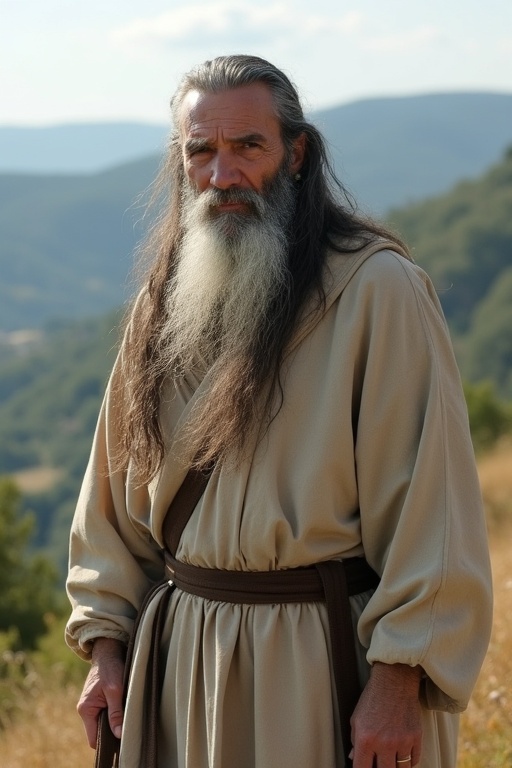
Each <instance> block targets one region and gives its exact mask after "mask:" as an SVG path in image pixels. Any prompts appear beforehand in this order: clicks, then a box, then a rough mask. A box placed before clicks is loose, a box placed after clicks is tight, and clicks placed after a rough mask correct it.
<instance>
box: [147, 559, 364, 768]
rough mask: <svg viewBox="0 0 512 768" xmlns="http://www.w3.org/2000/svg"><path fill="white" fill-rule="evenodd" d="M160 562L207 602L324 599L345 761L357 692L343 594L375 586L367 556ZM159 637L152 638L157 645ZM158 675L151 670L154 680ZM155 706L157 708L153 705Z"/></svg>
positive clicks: (351, 631)
mask: <svg viewBox="0 0 512 768" xmlns="http://www.w3.org/2000/svg"><path fill="white" fill-rule="evenodd" d="M165 566H166V575H167V577H168V578H169V580H170V581H171V582H172V585H171V586H172V587H177V588H178V589H181V590H182V591H183V592H187V593H189V594H192V595H198V596H199V597H203V598H206V599H208V600H216V601H219V602H228V603H239V604H241V603H246V604H265V603H266V604H269V603H270V604H272V603H298V602H300V603H304V602H317V601H325V603H326V606H327V616H328V620H329V634H330V641H331V651H332V659H333V676H334V681H335V685H336V698H337V702H338V710H339V717H340V726H341V736H342V742H343V751H344V755H345V761H346V763H347V764H348V754H349V752H350V749H351V739H350V718H351V716H352V712H353V711H354V708H355V706H356V704H357V701H358V698H359V696H360V693H361V690H360V684H359V677H358V672H357V655H356V649H355V642H354V628H353V624H352V618H351V610H350V603H349V599H348V598H349V596H351V595H357V594H360V593H361V592H366V591H367V590H369V589H375V588H376V587H377V585H378V583H379V577H378V576H377V574H376V573H375V571H373V570H372V569H371V568H370V566H369V565H368V563H367V562H366V560H364V559H363V558H361V557H354V558H349V559H347V560H341V561H338V560H330V561H328V562H324V563H317V564H315V565H313V566H310V567H307V568H290V569H286V570H278V571H265V572H250V571H225V570H219V569H212V568H199V567H197V566H194V565H189V564H187V563H183V562H180V561H178V560H176V559H175V558H174V557H173V556H172V555H171V554H170V552H168V551H166V552H165ZM157 623H158V622H157ZM157 634H158V632H157ZM158 640H159V638H158V637H154V642H155V643H156V648H158V644H159V643H158ZM154 647H155V646H154ZM157 678H158V675H157V674H156V673H155V675H154V679H157ZM156 706H157V710H156V711H158V705H157V703H156ZM154 715H155V716H156V712H155V713H154ZM151 719H153V717H152V718H151ZM151 719H150V720H149V722H151Z"/></svg>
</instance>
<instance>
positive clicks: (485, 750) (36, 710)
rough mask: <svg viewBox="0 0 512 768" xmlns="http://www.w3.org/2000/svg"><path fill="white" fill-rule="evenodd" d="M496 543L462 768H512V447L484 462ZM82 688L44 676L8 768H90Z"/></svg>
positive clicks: (8, 746)
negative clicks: (488, 626)
mask: <svg viewBox="0 0 512 768" xmlns="http://www.w3.org/2000/svg"><path fill="white" fill-rule="evenodd" d="M479 470H480V477H481V483H482V490H483V494H484V499H485V502H486V508H487V514H488V519H489V529H490V536H491V557H492V564H493V578H494V589H495V619H494V628H493V635H492V640H491V644H490V647H489V652H488V654H487V657H486V660H485V663H484V666H483V668H482V671H481V674H480V677H479V679H478V683H477V686H476V688H475V691H474V695H473V697H472V699H471V702H470V706H469V708H468V710H467V712H466V713H465V714H464V715H463V716H462V722H461V734H460V745H459V760H458V768H506V767H507V768H509V767H510V766H512V569H511V567H510V563H511V557H510V549H511V547H510V542H511V538H512V446H511V445H510V444H504V445H502V446H500V447H499V448H498V449H496V451H495V452H494V453H493V454H491V455H489V456H487V457H485V458H484V459H482V460H481V461H480V462H479ZM78 695H79V690H78V687H77V686H73V685H68V686H66V687H62V686H61V685H57V684H56V683H55V681H53V682H52V681H48V682H45V681H43V680H42V679H40V678H38V677H37V675H36V676H35V677H34V678H33V679H32V680H31V681H28V683H27V686H26V692H25V693H23V694H20V697H21V699H20V702H19V707H18V710H17V711H18V715H17V717H16V719H15V720H13V721H12V722H8V723H6V722H5V721H4V726H6V727H4V728H3V730H0V765H1V766H2V768H28V767H29V766H30V768H69V766H73V767H74V768H82V766H83V768H87V766H90V767H91V768H92V765H93V764H94V754H93V752H92V750H91V749H90V748H89V747H88V746H87V745H86V743H85V738H84V732H83V729H82V725H81V723H80V720H79V718H78V715H77V714H76V711H75V705H76V701H77V699H78Z"/></svg>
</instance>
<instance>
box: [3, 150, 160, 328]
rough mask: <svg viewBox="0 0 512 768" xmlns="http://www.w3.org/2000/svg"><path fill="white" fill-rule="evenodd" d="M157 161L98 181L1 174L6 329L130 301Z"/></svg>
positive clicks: (99, 176) (110, 173) (105, 175)
mask: <svg viewBox="0 0 512 768" xmlns="http://www.w3.org/2000/svg"><path fill="white" fill-rule="evenodd" d="M156 167H157V161H156V159H155V158H150V159H147V160H142V161H139V162H136V163H133V164H130V165H126V166H122V167H121V168H118V169H115V170H113V171H108V172H105V173H100V174H95V175H93V176H53V177H47V176H28V175H27V176H21V175H20V176H9V175H4V176H0V271H1V274H2V280H1V282H0V330H3V331H9V330H14V329H18V328H30V327H34V326H36V327H39V326H40V325H41V324H42V323H43V322H47V321H48V320H49V319H52V318H63V317H69V318H76V317H84V316H87V315H92V314H94V313H100V312H106V311H107V310H109V309H112V308H113V307H115V306H117V305H118V304H119V303H120V302H121V301H122V300H123V286H126V284H127V276H128V275H129V272H130V269H131V264H132V251H133V247H134V244H135V242H136V239H137V236H138V234H139V235H140V228H138V226H137V222H138V221H139V220H140V218H141V216H142V213H141V207H140V205H138V204H137V198H138V196H139V195H140V194H141V192H143V190H144V189H145V188H146V187H147V186H148V185H149V184H150V182H151V180H152V179H153V177H154V175H155V171H156Z"/></svg>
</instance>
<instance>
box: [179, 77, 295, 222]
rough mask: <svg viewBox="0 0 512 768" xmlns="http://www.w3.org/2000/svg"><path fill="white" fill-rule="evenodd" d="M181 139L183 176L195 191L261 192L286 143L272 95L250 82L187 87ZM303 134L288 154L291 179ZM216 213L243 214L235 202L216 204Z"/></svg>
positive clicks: (282, 157)
mask: <svg viewBox="0 0 512 768" xmlns="http://www.w3.org/2000/svg"><path fill="white" fill-rule="evenodd" d="M180 130H181V141H182V147H183V163H184V168H185V173H186V176H187V177H188V179H189V181H190V183H191V185H192V187H193V188H194V189H195V190H196V191H197V192H198V193H199V194H201V193H203V192H205V191H207V190H211V189H218V190H234V189H238V190H252V191H254V192H258V193H262V192H263V191H264V188H265V186H266V185H268V183H269V182H270V181H272V180H273V179H274V177H275V176H276V174H277V172H278V171H279V170H280V169H281V168H282V165H283V162H284V161H285V154H286V153H285V147H284V143H283V140H282V138H281V130H280V125H279V121H278V119H277V117H276V115H275V108H274V104H273V101H272V96H271V93H270V91H269V89H268V88H267V86H266V85H264V84H262V83H253V84H252V85H247V86H243V87H241V88H236V89H233V90H229V91H223V92H221V93H217V94H210V93H202V92H199V91H189V93H188V94H187V95H186V96H185V99H184V101H183V105H182V111H181V121H180ZM303 155H304V138H303V137H302V136H301V137H299V139H297V141H296V142H295V144H294V146H293V148H292V152H291V157H290V158H289V164H288V169H287V170H288V172H289V174H290V177H291V176H292V175H293V174H294V173H296V172H297V171H298V170H299V168H300V167H301V165H302V161H303ZM217 209H218V210H217V213H218V214H223V213H242V214H243V213H247V212H248V211H247V203H245V202H241V201H240V200H236V199H235V200H233V201H229V200H228V201H223V202H219V203H218V204H217Z"/></svg>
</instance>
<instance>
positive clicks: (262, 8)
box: [111, 0, 363, 51]
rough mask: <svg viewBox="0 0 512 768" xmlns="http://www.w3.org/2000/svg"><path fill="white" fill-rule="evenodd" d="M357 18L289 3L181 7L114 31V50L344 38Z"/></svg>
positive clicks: (228, 0)
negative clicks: (326, 36)
mask: <svg viewBox="0 0 512 768" xmlns="http://www.w3.org/2000/svg"><path fill="white" fill-rule="evenodd" d="M362 24H363V17H362V14H360V13H358V12H354V11H352V12H349V13H345V14H343V15H341V16H339V17H333V16H332V15H321V14H315V13H304V12H301V11H297V10H295V9H294V8H293V6H292V4H291V3H290V2H281V3H279V2H277V3H274V4H269V3H267V4H251V5H248V4H247V2H245V1H244V0H217V1H215V2H212V3H208V4H206V3H201V4H196V5H187V6H183V7H181V8H176V9H175V10H172V11H168V12H166V13H163V14H160V15H158V16H155V17H152V18H145V19H137V20H135V21H133V22H131V23H129V24H127V25H125V26H123V27H119V28H118V29H116V30H114V31H113V32H112V35H111V39H112V42H113V43H114V45H115V46H117V47H121V48H123V49H129V50H132V51H133V49H134V47H135V48H147V47H153V46H155V44H156V45H160V46H165V47H167V46H180V47H181V46H183V47H185V46H187V47H196V46H204V45H205V43H206V44H209V45H211V44H212V43H213V44H215V45H219V44H224V45H225V44H228V45H231V46H236V47H240V46H241V45H248V44H263V43H264V44H266V45H268V44H272V43H273V42H276V41H278V40H280V39H283V37H288V36H290V35H291V36H294V37H303V36H307V37H308V38H309V37H311V36H313V35H315V36H318V35H322V34H332V33H333V32H334V33H337V34H350V33H352V32H354V31H356V30H357V29H359V28H361V27H362Z"/></svg>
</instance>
